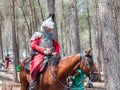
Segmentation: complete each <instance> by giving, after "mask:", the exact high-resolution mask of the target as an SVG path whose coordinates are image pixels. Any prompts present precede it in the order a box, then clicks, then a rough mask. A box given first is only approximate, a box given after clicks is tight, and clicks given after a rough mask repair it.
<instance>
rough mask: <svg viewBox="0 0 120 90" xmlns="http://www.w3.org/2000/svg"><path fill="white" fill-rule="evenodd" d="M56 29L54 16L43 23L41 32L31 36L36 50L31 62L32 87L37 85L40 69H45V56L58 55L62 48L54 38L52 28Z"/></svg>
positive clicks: (32, 45)
mask: <svg viewBox="0 0 120 90" xmlns="http://www.w3.org/2000/svg"><path fill="white" fill-rule="evenodd" d="M53 29H54V22H53V21H52V18H51V17H49V18H48V19H47V20H45V21H44V22H43V23H42V25H41V30H40V32H35V33H34V34H33V36H32V37H31V48H32V51H33V52H34V55H33V57H32V58H33V60H32V61H31V62H30V68H29V69H30V74H31V82H30V89H29V90H32V88H34V87H35V84H36V78H37V77H36V76H37V74H38V72H39V71H42V69H43V67H42V66H43V63H42V61H43V58H44V56H47V55H49V54H51V53H52V55H53V56H54V57H57V56H58V54H59V50H60V45H59V43H58V42H57V41H56V40H55V39H54V37H53V35H52V33H50V31H51V30H53Z"/></svg>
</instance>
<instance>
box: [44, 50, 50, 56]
mask: <svg viewBox="0 0 120 90" xmlns="http://www.w3.org/2000/svg"><path fill="white" fill-rule="evenodd" d="M43 53H44V54H45V55H49V54H50V53H51V52H50V51H49V50H44V51H43Z"/></svg>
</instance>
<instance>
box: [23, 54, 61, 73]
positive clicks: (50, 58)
mask: <svg viewBox="0 0 120 90" xmlns="http://www.w3.org/2000/svg"><path fill="white" fill-rule="evenodd" d="M31 60H32V58H29V59H28V60H27V61H26V62H25V64H24V68H25V69H26V70H29V65H30V61H31ZM59 60H60V57H58V58H55V57H54V56H52V55H51V56H49V55H48V56H45V57H44V58H43V62H42V63H43V64H42V65H43V66H42V69H41V71H40V72H44V71H45V70H46V67H47V65H48V63H49V62H50V63H51V65H52V66H56V65H57V64H58V62H59Z"/></svg>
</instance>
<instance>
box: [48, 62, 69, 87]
mask: <svg viewBox="0 0 120 90" xmlns="http://www.w3.org/2000/svg"><path fill="white" fill-rule="evenodd" d="M48 65H49V66H50V63H49V62H48ZM49 66H48V68H49V70H50V72H51V74H52V76H53V77H54V78H55V79H56V80H57V81H58V82H59V83H60V84H61V85H62V86H64V87H66V88H71V87H70V86H68V85H65V84H64V83H62V82H61V81H60V80H59V79H58V78H57V76H56V74H55V73H54V71H52V70H51V68H50V67H49Z"/></svg>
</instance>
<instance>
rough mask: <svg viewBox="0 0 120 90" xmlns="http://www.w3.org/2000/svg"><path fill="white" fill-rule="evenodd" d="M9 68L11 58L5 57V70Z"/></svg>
mask: <svg viewBox="0 0 120 90" xmlns="http://www.w3.org/2000/svg"><path fill="white" fill-rule="evenodd" d="M8 67H9V57H8V56H6V57H5V68H8Z"/></svg>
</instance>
